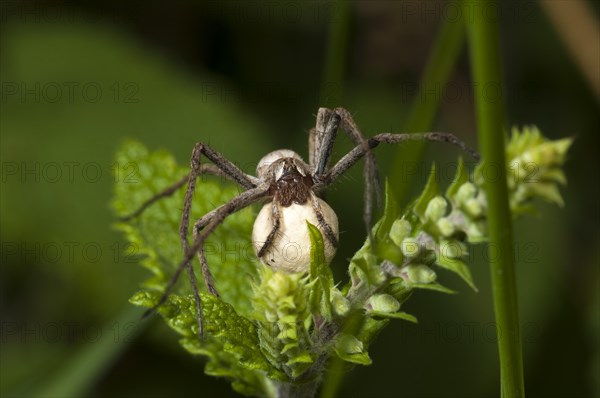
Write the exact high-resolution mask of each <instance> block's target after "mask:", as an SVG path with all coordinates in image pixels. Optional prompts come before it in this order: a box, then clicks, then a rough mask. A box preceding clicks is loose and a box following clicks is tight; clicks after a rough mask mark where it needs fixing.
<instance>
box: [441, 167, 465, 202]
mask: <svg viewBox="0 0 600 398" xmlns="http://www.w3.org/2000/svg"><path fill="white" fill-rule="evenodd" d="M465 182H469V173H468V172H467V169H466V168H465V164H464V162H463V160H462V157H459V158H458V168H457V169H456V176H455V177H454V180H453V181H452V184H450V186H449V187H448V189H447V190H446V197H447V198H448V199H450V200H452V198H453V197H454V195H456V193H457V192H458V188H460V187H461V185H463V184H464V183H465Z"/></svg>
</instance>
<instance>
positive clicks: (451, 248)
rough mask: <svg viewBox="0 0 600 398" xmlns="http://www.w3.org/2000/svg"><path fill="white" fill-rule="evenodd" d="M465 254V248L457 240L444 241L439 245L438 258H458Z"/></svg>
mask: <svg viewBox="0 0 600 398" xmlns="http://www.w3.org/2000/svg"><path fill="white" fill-rule="evenodd" d="M466 254H467V246H466V245H465V244H464V243H462V242H459V241H457V240H444V241H442V242H441V243H440V253H439V255H440V257H441V256H444V257H449V258H460V257H464V256H465V255H466Z"/></svg>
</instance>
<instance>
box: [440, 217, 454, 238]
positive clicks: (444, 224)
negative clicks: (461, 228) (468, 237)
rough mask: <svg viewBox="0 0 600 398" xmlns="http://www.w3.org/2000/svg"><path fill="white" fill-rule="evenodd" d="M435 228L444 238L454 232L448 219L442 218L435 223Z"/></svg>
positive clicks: (452, 225) (452, 224)
mask: <svg viewBox="0 0 600 398" xmlns="http://www.w3.org/2000/svg"><path fill="white" fill-rule="evenodd" d="M437 227H438V228H439V230H440V232H441V233H442V235H444V236H452V234H454V232H455V231H456V227H455V226H454V223H453V222H452V221H451V220H450V219H448V217H442V218H440V219H439V220H438V222H437Z"/></svg>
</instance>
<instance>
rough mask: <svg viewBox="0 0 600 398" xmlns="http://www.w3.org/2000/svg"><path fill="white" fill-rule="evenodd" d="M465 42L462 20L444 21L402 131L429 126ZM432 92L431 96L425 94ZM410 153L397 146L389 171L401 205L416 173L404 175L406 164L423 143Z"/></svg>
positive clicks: (420, 152)
mask: <svg viewBox="0 0 600 398" xmlns="http://www.w3.org/2000/svg"><path fill="white" fill-rule="evenodd" d="M464 39H465V26H464V23H463V22H462V21H454V22H452V21H450V20H448V19H446V20H445V21H444V23H443V25H442V26H441V28H440V30H439V33H438V35H437V39H436V42H435V44H434V46H433V50H432V51H431V54H430V56H429V59H428V61H427V65H426V66H425V70H424V72H423V75H422V77H421V82H420V85H419V91H418V92H417V94H416V95H415V98H414V99H413V101H412V104H411V107H410V112H409V114H408V118H407V120H406V123H405V124H404V127H403V131H404V132H422V131H428V130H430V129H431V126H432V125H433V122H434V119H435V115H436V113H437V109H438V106H439V102H440V98H441V94H440V93H441V92H442V88H443V87H444V86H445V85H446V83H447V82H448V79H449V78H450V74H451V73H452V71H453V70H454V66H455V65H456V60H457V59H458V56H459V55H460V53H461V50H462V48H463V43H464ZM431 90H433V92H434V93H435V94H434V95H430V94H427V93H428V91H431ZM409 149H410V150H406V148H403V147H402V146H399V147H398V149H397V150H396V155H395V156H394V161H393V162H392V166H391V168H390V170H389V173H388V176H390V177H389V178H390V181H391V182H392V184H391V186H392V187H394V188H393V192H394V196H395V197H396V201H397V202H398V203H400V204H402V203H404V199H406V196H407V195H408V194H409V192H410V189H411V188H412V186H413V183H414V180H415V177H416V174H411V173H406V172H405V171H406V166H407V165H414V164H416V163H417V162H419V161H420V160H421V158H422V157H423V154H424V152H425V143H424V142H423V143H422V142H414V143H411V145H409Z"/></svg>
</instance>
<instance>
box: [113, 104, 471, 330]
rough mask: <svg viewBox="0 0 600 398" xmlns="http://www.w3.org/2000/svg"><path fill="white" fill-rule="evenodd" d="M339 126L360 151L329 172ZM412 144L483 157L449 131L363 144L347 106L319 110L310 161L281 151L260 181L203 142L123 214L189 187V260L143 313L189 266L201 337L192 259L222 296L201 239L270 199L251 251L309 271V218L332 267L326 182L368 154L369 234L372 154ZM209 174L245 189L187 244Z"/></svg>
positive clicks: (333, 232) (278, 265)
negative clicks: (184, 166) (182, 171)
mask: <svg viewBox="0 0 600 398" xmlns="http://www.w3.org/2000/svg"><path fill="white" fill-rule="evenodd" d="M340 127H341V128H342V130H343V131H345V132H346V134H347V135H348V136H349V138H350V139H351V140H352V142H353V143H354V145H355V147H354V149H352V150H350V152H348V153H347V154H346V155H344V156H343V157H342V158H341V159H340V160H338V161H337V162H336V163H335V164H334V165H333V166H332V167H329V162H330V160H331V152H332V148H333V145H334V142H335V139H336V135H337V131H338V128H340ZM410 140H425V141H437V142H446V143H450V144H453V145H456V146H458V147H459V148H460V149H462V150H463V151H466V152H467V153H469V154H470V155H471V156H472V157H473V158H474V159H476V160H479V155H478V154H477V152H475V151H474V150H473V149H471V148H469V147H468V146H467V145H466V144H465V143H463V142H462V141H461V140H459V139H458V138H457V137H456V136H454V135H453V134H450V133H437V132H435V133H434V132H432V133H421V134H392V133H382V134H378V135H376V136H373V137H371V138H368V139H365V138H364V137H363V135H362V133H361V132H360V130H359V129H358V126H357V125H356V123H355V122H354V120H353V119H352V116H351V115H350V113H349V112H348V111H347V110H345V109H343V108H336V109H333V110H331V109H327V108H320V109H319V110H318V113H317V122H316V127H315V128H314V129H311V130H310V132H309V155H308V163H306V162H305V161H304V160H302V158H301V157H300V156H299V155H298V154H297V153H295V152H294V151H291V150H289V149H280V150H276V151H273V152H271V153H269V154H267V155H266V156H264V157H263V158H262V159H261V160H260V161H259V163H258V166H257V169H256V176H252V175H249V174H246V173H244V172H243V171H242V170H241V169H240V168H238V167H237V166H236V165H235V164H233V163H232V162H231V161H229V160H227V159H226V158H225V157H224V156H223V155H221V154H220V153H218V152H217V151H215V150H214V149H212V148H211V147H209V146H208V145H206V144H204V143H202V142H198V143H197V144H196V145H195V146H194V149H193V151H192V156H191V162H190V173H189V174H188V175H186V176H184V177H183V178H182V179H181V180H179V181H177V182H176V183H174V184H173V185H171V186H170V187H168V188H167V189H165V190H163V191H162V192H159V193H158V194H156V195H154V196H153V197H151V198H150V199H148V200H147V201H146V202H144V203H143V204H142V205H141V206H140V207H139V208H138V210H136V211H135V212H134V213H132V214H131V215H129V216H126V217H122V220H129V219H131V218H133V217H137V216H138V215H140V214H141V213H142V212H143V211H144V210H145V209H146V208H147V207H148V206H150V205H151V204H153V203H154V202H156V201H157V200H159V199H160V198H163V197H166V196H169V195H171V194H173V193H174V192H176V191H177V190H178V189H179V188H180V187H182V186H183V185H185V184H186V183H187V189H186V192H185V197H184V203H183V210H182V217H181V224H180V228H179V235H180V239H181V243H182V246H183V253H184V257H183V260H182V261H181V262H180V263H179V265H178V267H177V269H176V271H175V273H174V274H173V276H172V277H171V279H170V281H169V283H168V284H167V286H166V288H165V290H164V292H163V295H162V296H161V298H160V300H159V301H158V303H157V304H156V305H155V306H154V307H153V308H151V309H149V310H147V311H146V313H145V316H148V315H150V314H151V313H153V312H154V311H155V310H156V309H157V308H158V307H160V306H161V305H162V304H164V302H165V301H166V299H167V297H168V295H169V293H170V292H171V290H172V289H173V287H174V285H175V283H176V282H177V280H178V278H179V276H180V274H181V273H182V272H183V270H184V269H187V270H188V274H189V277H190V282H191V285H192V290H193V294H194V298H195V302H196V310H197V322H198V335H199V337H200V338H201V339H202V338H203V331H204V328H203V315H202V304H201V300H200V295H199V292H198V288H197V284H196V278H195V274H194V271H193V268H192V265H191V260H192V258H193V257H194V256H195V255H197V256H198V259H199V261H200V265H201V270H202V275H203V278H204V281H205V284H206V287H207V290H208V291H209V292H210V293H211V294H213V295H215V296H217V297H218V296H219V294H218V292H217V290H216V288H215V284H214V281H213V277H212V275H211V273H210V269H209V267H208V263H207V260H206V254H205V252H204V242H205V240H206V238H207V237H208V236H209V235H210V234H211V233H212V232H213V231H214V230H215V228H217V227H218V226H219V225H220V224H221V223H222V222H223V221H224V220H225V219H226V218H227V217H228V216H229V215H231V214H233V213H235V212H237V211H239V210H241V209H243V208H245V207H247V206H250V205H251V204H253V203H257V202H266V203H265V204H264V205H263V208H262V209H261V211H260V212H259V214H258V216H257V218H256V221H255V223H254V228H253V232H252V242H253V247H254V250H255V253H256V255H257V257H258V258H259V259H260V260H261V262H263V263H264V264H266V265H268V266H270V267H273V268H275V269H282V270H283V271H286V272H304V271H306V270H307V269H308V267H309V261H310V258H309V245H310V241H309V238H308V230H307V227H306V221H309V222H311V223H312V224H314V225H316V226H317V227H318V228H319V230H320V231H321V234H322V235H323V236H324V238H325V260H326V261H327V262H328V263H329V262H330V261H331V259H332V258H333V256H334V254H335V252H336V248H337V246H338V220H337V216H336V214H335V212H334V211H333V209H331V207H330V206H329V205H328V204H327V203H326V202H325V201H324V200H323V199H322V196H323V194H324V191H325V189H326V188H327V187H328V186H329V185H331V184H332V183H333V182H335V181H336V180H337V179H338V178H339V177H340V176H341V175H343V174H344V173H345V172H346V171H347V170H348V169H349V168H350V167H352V166H353V165H354V164H355V163H357V162H358V161H359V160H360V159H361V158H362V157H363V156H364V157H366V162H365V169H364V180H365V195H364V202H365V204H364V215H363V218H364V222H365V224H366V226H367V231H368V233H369V237H370V230H371V228H370V225H371V217H372V214H371V208H372V197H373V189H374V187H373V185H375V193H376V197H377V202H378V204H379V203H380V202H381V199H380V184H379V176H378V170H377V163H376V161H375V157H374V155H373V153H372V151H371V150H372V149H374V148H375V147H377V146H378V145H379V144H381V143H387V144H396V143H400V142H404V141H410ZM202 156H204V157H206V158H207V159H208V160H210V161H211V162H212V164H210V163H201V157H202ZM204 173H206V174H213V175H217V176H222V177H226V178H228V179H230V180H232V181H233V182H236V183H237V184H239V185H240V186H241V187H242V188H243V189H244V191H243V192H242V193H240V194H239V195H238V196H236V197H234V198H233V199H231V200H230V201H228V202H227V203H225V204H223V205H221V206H219V207H217V208H215V209H214V210H212V211H210V212H208V213H206V214H205V215H204V216H202V217H201V218H200V219H198V220H197V221H195V223H194V225H193V233H192V236H193V240H192V242H191V244H190V242H189V241H188V228H189V218H190V211H191V206H192V196H193V194H194V191H195V189H196V182H197V179H198V177H199V176H200V175H202V174H204ZM290 244H291V245H294V248H295V249H296V253H295V254H296V256H294V257H293V258H290V256H289V255H288V254H289V253H286V250H285V246H286V245H290Z"/></svg>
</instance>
